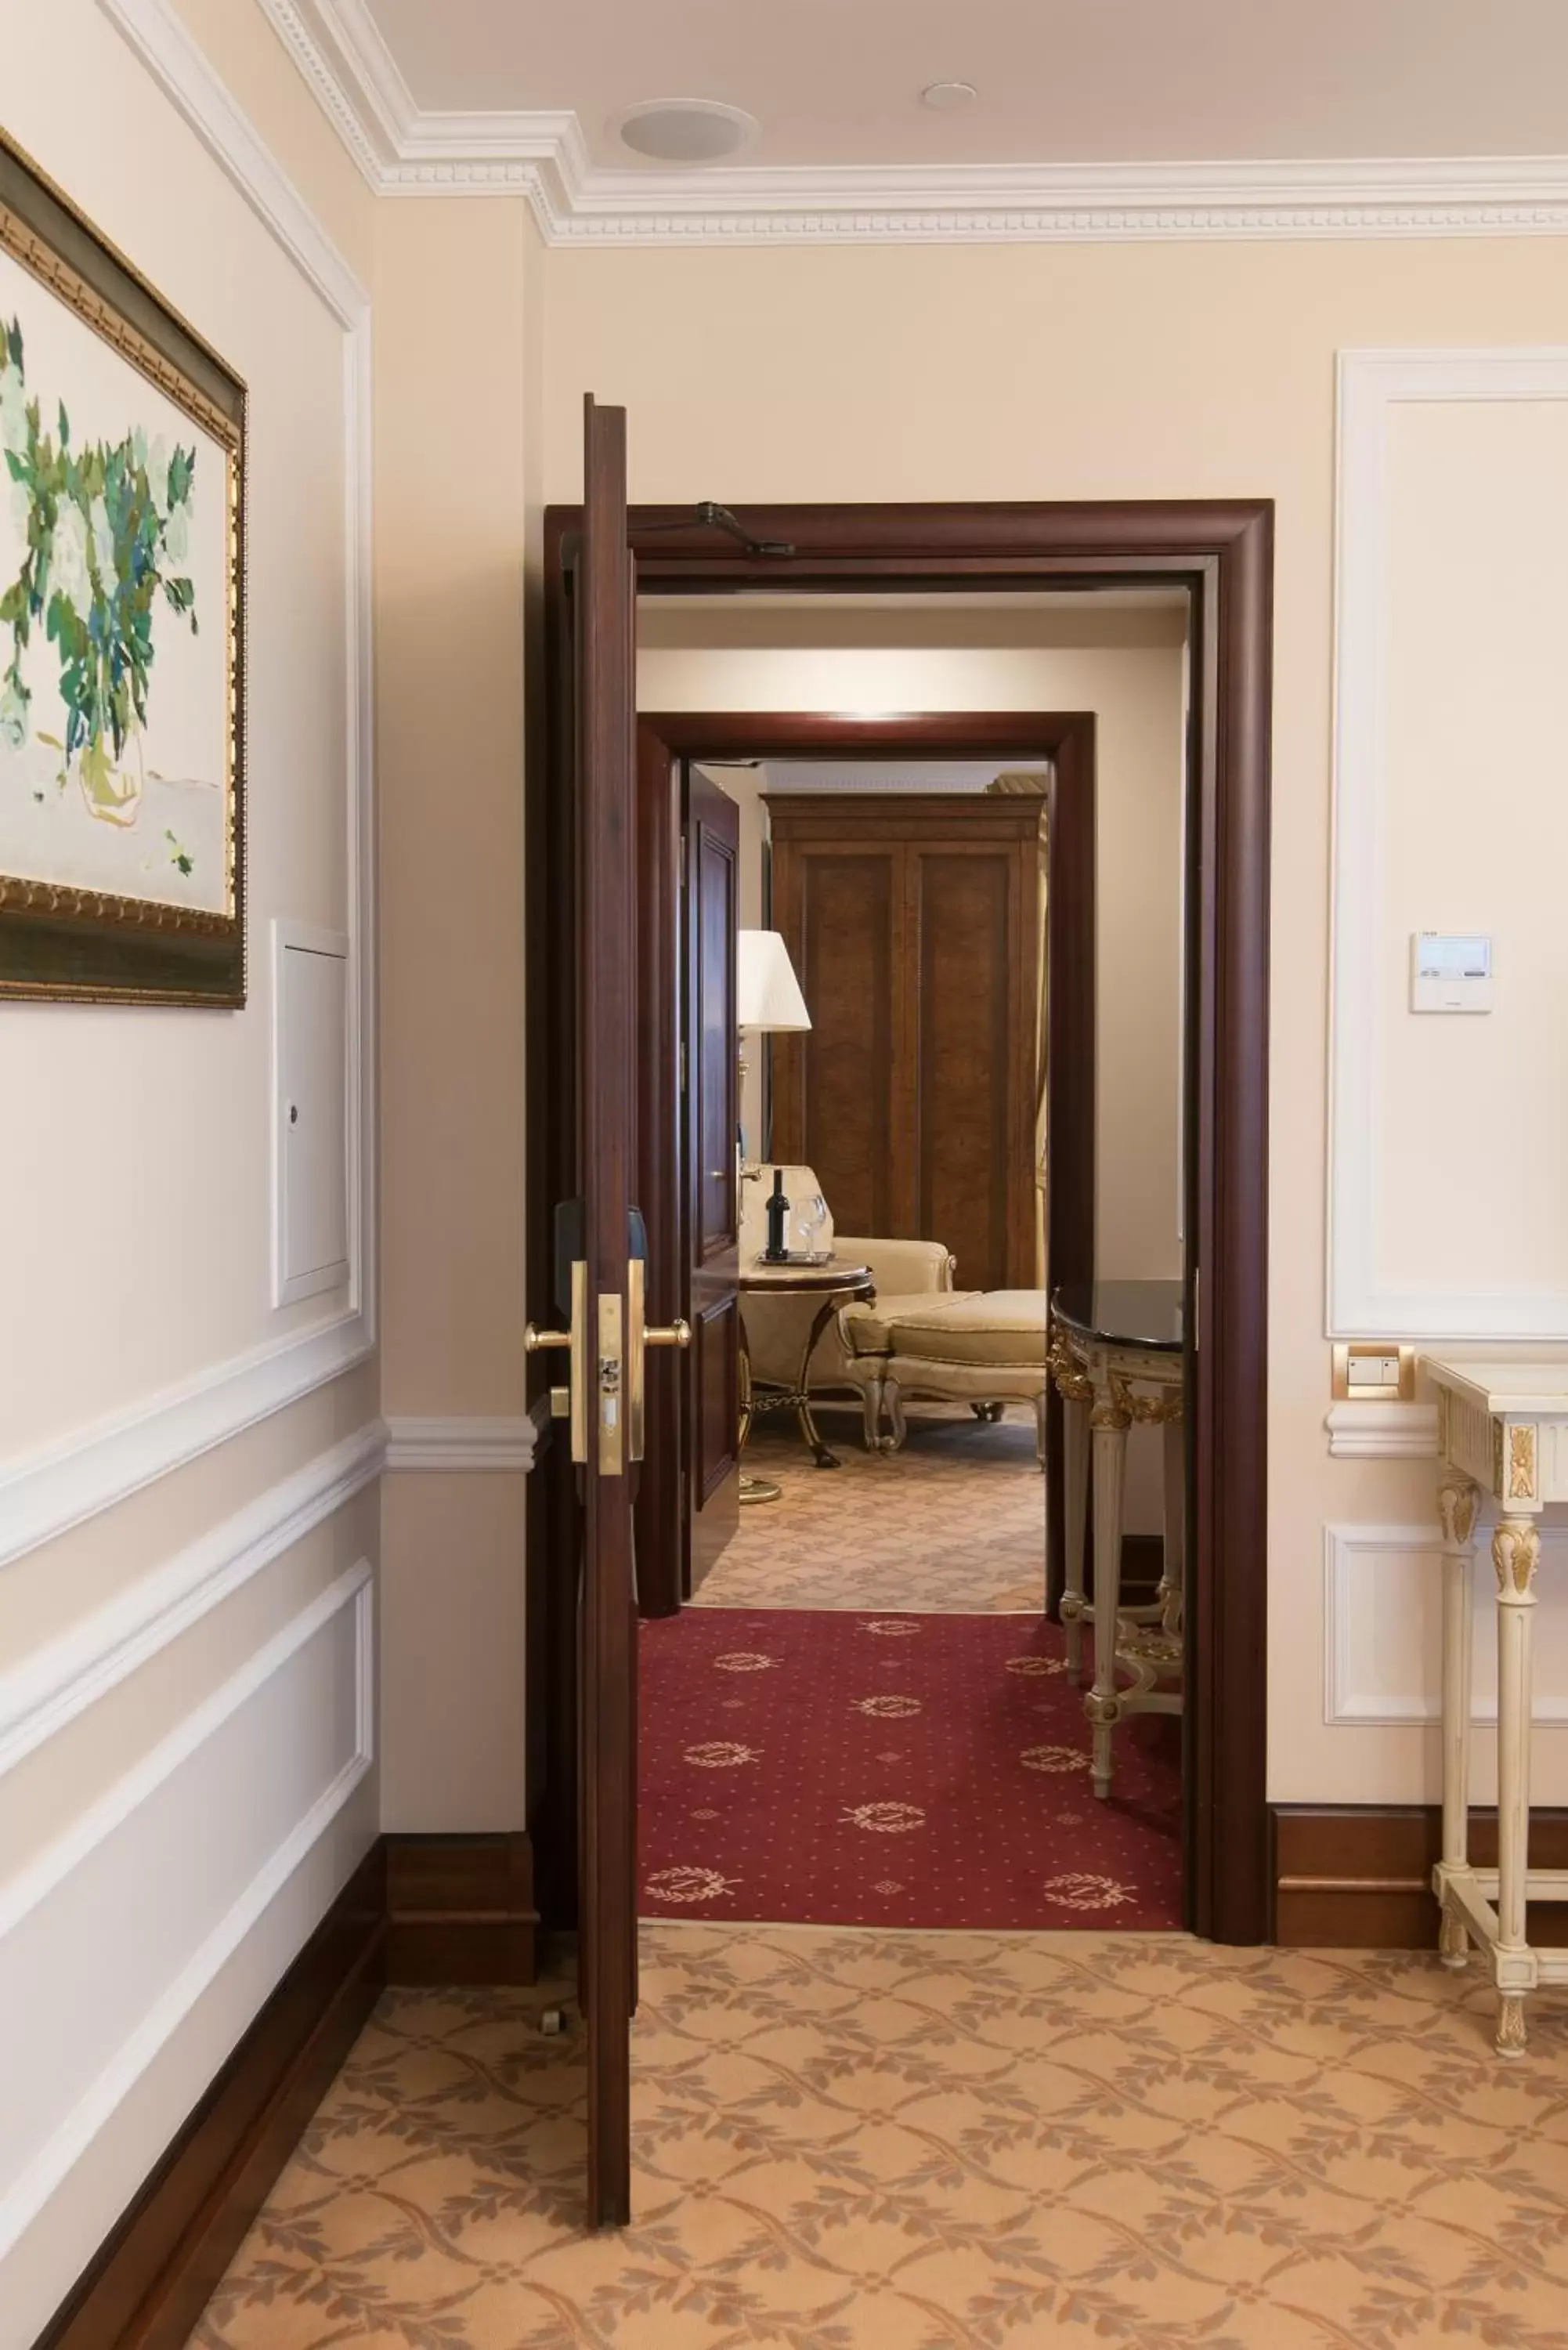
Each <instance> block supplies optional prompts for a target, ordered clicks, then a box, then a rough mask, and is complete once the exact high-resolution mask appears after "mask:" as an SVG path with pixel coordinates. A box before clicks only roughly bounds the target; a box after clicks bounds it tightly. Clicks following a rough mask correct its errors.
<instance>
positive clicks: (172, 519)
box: [0, 318, 200, 824]
mask: <svg viewBox="0 0 1568 2350" xmlns="http://www.w3.org/2000/svg"><path fill="white" fill-rule="evenodd" d="M0 447H3V449H4V454H5V470H6V472H7V473H8V474H9V475H10V478H11V483H12V485H13V493H14V494H13V501H12V503H13V507H14V510H15V513H16V519H17V520H18V521H19V522H20V523H21V524H22V526H23V529H24V531H25V533H26V554H25V556H23V559H22V566H21V568H20V570H19V571H18V572H17V574H16V577H15V578H14V579H13V580H12V581H11V582H10V584H9V586H7V587H5V590H4V593H0V624H3V625H4V626H5V628H6V629H8V630H9V631H10V639H11V658H10V660H9V662H8V664H7V666H6V668H5V675H4V682H3V684H0V737H3V738H4V739H5V742H7V743H9V744H10V745H11V747H12V748H13V749H14V750H20V749H21V748H22V746H23V745H24V744H25V743H26V740H27V732H28V723H29V717H30V713H31V705H32V701H33V694H32V689H31V688H30V687H29V685H28V684H27V681H26V676H25V674H24V671H23V666H22V657H23V655H24V653H26V650H27V648H28V646H29V644H30V643H31V642H32V638H33V631H34V629H40V628H41V629H43V631H44V633H45V635H46V636H47V639H48V640H49V642H50V643H51V644H52V645H53V646H54V647H55V649H56V653H57V660H58V666H59V691H60V699H61V701H62V702H64V704H65V708H66V732H65V738H64V740H63V741H62V740H61V739H60V737H59V736H58V735H54V734H44V733H40V735H39V740H40V741H41V742H43V743H47V745H48V747H49V749H51V750H53V751H57V752H58V753H59V754H60V767H59V775H58V779H57V780H58V782H59V784H60V785H61V788H62V789H63V788H65V786H66V785H67V783H68V781H69V779H70V775H71V773H72V771H73V769H74V770H75V773H76V775H77V777H78V781H79V783H80V785H81V789H82V794H83V796H84V798H85V800H86V802H87V806H88V812H89V813H90V814H91V815H93V816H100V817H103V818H105V819H106V820H107V821H109V822H110V823H114V824H130V823H133V822H134V821H135V818H136V815H137V809H138V803H139V801H140V785H139V783H138V782H137V781H135V780H133V779H131V778H123V779H122V776H121V773H120V770H121V763H122V762H123V760H124V758H125V754H126V752H127V749H128V748H129V746H130V743H132V742H133V741H134V740H135V739H136V738H137V737H138V736H140V734H141V733H143V732H144V730H145V728H146V725H147V705H148V695H149V691H150V689H151V678H152V664H153V660H154V656H155V652H156V646H155V644H154V641H153V615H154V611H155V609H156V607H157V604H158V602H159V600H160V599H161V600H162V601H163V602H164V603H165V604H167V606H168V607H169V608H170V610H171V611H173V612H177V613H179V614H180V615H181V617H182V619H186V620H187V621H188V623H189V626H190V629H191V631H192V635H194V634H195V633H196V630H197V629H198V627H199V625H200V623H199V622H198V620H197V617H196V610H195V604H196V590H195V588H194V587H193V586H192V583H191V580H190V579H189V577H187V576H185V575H184V574H183V573H182V572H180V571H178V570H177V569H176V568H175V567H176V566H177V565H179V564H180V563H182V561H183V560H184V558H185V555H186V552H187V549H188V546H189V544H190V535H191V533H190V525H191V510H192V504H193V501H194V495H195V486H196V452H195V450H194V449H182V448H181V447H180V446H179V445H178V444H176V445H175V447H174V448H173V449H172V450H171V449H170V448H169V447H168V445H167V444H166V443H165V442H162V441H161V440H159V441H156V442H153V443H152V444H151V446H150V445H149V443H148V439H147V434H146V432H144V431H143V430H142V429H141V428H140V426H138V427H137V428H136V429H135V430H134V431H132V432H130V433H128V434H127V436H126V437H125V439H124V440H122V441H120V442H117V443H115V444H113V445H110V444H109V443H108V442H103V441H98V442H91V443H88V444H87V445H85V446H82V447H79V448H73V446H72V444H71V421H70V417H69V414H68V412H67V409H66V405H65V402H64V400H61V401H59V402H58V403H57V407H56V411H55V429H54V431H53V432H50V431H49V430H48V429H47V427H46V426H45V423H44V421H43V403H42V401H41V400H38V399H37V398H36V397H34V398H31V399H29V397H28V394H27V363H26V347H25V345H24V342H23V339H22V322H21V320H20V318H13V319H12V320H11V321H10V324H9V326H6V325H5V321H4V320H0ZM16 492H19V493H20V496H19V497H17V496H16V494H15V493H16Z"/></svg>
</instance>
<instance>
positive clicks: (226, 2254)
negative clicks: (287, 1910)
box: [34, 1835, 538, 2350]
mask: <svg viewBox="0 0 1568 2350" xmlns="http://www.w3.org/2000/svg"><path fill="white" fill-rule="evenodd" d="M537 1928H538V1918H537V1915H536V1913H535V1910H534V1908H533V1859H532V1852H531V1847H530V1844H529V1839H528V1838H527V1836H525V1835H481V1836H383V1837H381V1838H380V1839H379V1841H378V1842H377V1844H376V1846H374V1848H373V1849H372V1850H371V1852H370V1853H369V1855H368V1856H367V1857H366V1858H365V1860H364V1861H363V1862H362V1864H361V1865H360V1866H359V1867H358V1869H357V1870H356V1871H355V1873H354V1875H353V1876H352V1877H350V1879H349V1880H348V1884H347V1885H346V1886H345V1887H344V1888H343V1890H342V1892H341V1893H340V1894H339V1895H338V1896H337V1900H336V1901H334V1903H333V1904H332V1907H331V1908H330V1909H328V1911H327V1915H326V1917H325V1918H323V1919H322V1920H321V1923H320V1925H319V1926H317V1929H316V1931H315V1932H314V1933H313V1934H312V1935H311V1937H310V1939H309V1940H308V1941H307V1942H306V1945H305V1947H304V1949H303V1950H301V1951H300V1952H299V1955H298V1956H297V1958H296V1960H294V1962H293V1964H292V1965H291V1966H290V1967H289V1969H288V1970H287V1971H286V1974H285V1975H284V1977H283V1980H282V1981H280V1982H279V1984H278V1985H277V1988H276V1990H275V1991H274V1992H273V1993H272V1995H271V1997H270V1998H269V1999H268V2000H267V2002H266V2004H265V2006H264V2007H263V2008H262V2010H261V2012H259V2014H258V2015H257V2016H256V2018H255V2020H254V2022H253V2023H252V2024H251V2026H250V2028H249V2029H248V2031H247V2032H246V2033H245V2034H244V2038H243V2039H242V2040H241V2041H240V2043H239V2045H238V2046H237V2047H236V2048H235V2049H234V2054H232V2055H231V2056H230V2057H229V2059H228V2061H227V2063H226V2064H224V2066H223V2070H222V2071H221V2072H220V2073H219V2074H218V2075H217V2077H216V2079H215V2080H214V2081H213V2083H212V2085H210V2087H209V2088H208V2089H207V2090H206V2092H205V2094H204V2095H203V2096H202V2099H201V2101H200V2103H199V2104H198V2105H197V2106H196V2107H195V2109H194V2110H193V2112H192V2114H191V2115H190V2116H189V2117H188V2118H187V2120H186V2121H185V2123H184V2124H183V2126H182V2128H181V2129H180V2131H179V2132H178V2134H177V2135H176V2137H174V2139H173V2140H172V2142H171V2145H170V2146H169V2147H167V2149H166V2150H165V2152H164V2153H163V2155H162V2156H161V2158H160V2159H159V2161H158V2162H157V2164H156V2165H155V2167H154V2168H153V2169H152V2171H151V2173H150V2175H149V2177H148V2178H147V2179H146V2181H145V2182H144V2184H143V2185H142V2187H141V2188H140V2190H139V2192H138V2193H137V2194H136V2196H135V2197H134V2198H133V2199H132V2200H131V2202H130V2204H129V2205H128V2206H127V2208H126V2210H124V2212H122V2214H121V2215H120V2217H119V2220H117V2221H116V2223H115V2226H114V2228H113V2229H112V2230H111V2231H110V2233H109V2236H108V2237H106V2239H105V2241H104V2242H103V2243H102V2245H101V2246H100V2247H99V2251H97V2253H96V2254H95V2255H94V2257H93V2259H92V2260H91V2261H90V2262H88V2266H87V2268H86V2269H85V2270H84V2271H83V2272H82V2274H81V2276H80V2277H79V2278H78V2281H77V2282H76V2284H75V2285H74V2286H73V2287H72V2289H71V2291H70V2293H68V2294H67V2296H66V2299H65V2301H64V2302H63V2303H61V2305H60V2307H59V2309H58V2310H57V2312H56V2314H55V2315H54V2316H53V2318H52V2319H51V2320H50V2321H49V2324H47V2326H46V2327H45V2328H44V2331H43V2333H42V2334H39V2336H38V2337H37V2340H36V2344H35V2345H34V2350H184V2345H185V2344H186V2342H187V2341H188V2340H189V2338H190V2334H191V2331H192V2327H193V2326H194V2325H195V2324H197V2323H198V2321H199V2320H200V2318H201V2315H202V2311H203V2310H204V2309H205V2307H206V2305H207V2303H208V2302H209V2301H210V2300H211V2298H212V2295H213V2292H214V2290H215V2289H216V2287H217V2285H218V2284H219V2282H220V2281H221V2280H222V2278H223V2272H224V2270H225V2269H226V2268H227V2267H228V2265H229V2262H231V2261H232V2260H233V2258H234V2254H235V2252H236V2251H238V2250H239V2248H240V2245H241V2243H242V2242H243V2241H244V2236H245V2232H246V2230H247V2229H248V2228H249V2227H250V2225H251V2222H252V2221H253V2220H254V2218H255V2216H256V2214H257V2212H258V2211H259V2210H261V2208H262V2206H263V2204H264V2203H265V2200H266V2199H267V2195H268V2193H269V2192H270V2190H271V2189H272V2185H273V2182H274V2180H275V2178H277V2176H278V2174H279V2172H280V2171H281V2170H282V2169H283V2168H284V2165H285V2164H286V2162H287V2160H288V2158H289V2157H290V2155H291V2154H293V2152H294V2150H295V2148H296V2146H297V2145H298V2143H299V2140H300V2138H301V2137H302V2136H303V2135H304V2132H305V2130H306V2126H307V2124H308V2123H309V2120H310V2117H311V2116H312V2115H313V2114H314V2113H315V2111H316V2109H317V2106H319V2104H320V2103H321V2100H322V2098H323V2097H324V2096H325V2095H326V2094H327V2089H328V2088H329V2087H330V2086H331V2084H332V2082H333V2080H334V2078H335V2076H336V2075H337V2072H338V2069H339V2067H340V2066H341V2065H342V2064H343V2061H344V2059H345V2057H346V2056H347V2055H348V2051H349V2049H350V2048H351V2047H352V2046H353V2044H354V2043H355V2041H356V2040H357V2039H358V2035H359V2033H360V2032H361V2030H362V2029H363V2027H364V2025H365V2022H366V2021H367V2019H368V2017H369V2014H370V2011H371V2010H372V2008H373V2007H374V2006H375V2004H376V2002H377V2000H378V1998H379V1996H380V1993H381V1991H382V1989H383V1987H384V1986H385V1985H386V1984H388V1983H435V1982H449V1983H463V1984H474V1983H526V1982H532V1981H534V1979H535V1974H534V1970H535V1959H536V1934H537Z"/></svg>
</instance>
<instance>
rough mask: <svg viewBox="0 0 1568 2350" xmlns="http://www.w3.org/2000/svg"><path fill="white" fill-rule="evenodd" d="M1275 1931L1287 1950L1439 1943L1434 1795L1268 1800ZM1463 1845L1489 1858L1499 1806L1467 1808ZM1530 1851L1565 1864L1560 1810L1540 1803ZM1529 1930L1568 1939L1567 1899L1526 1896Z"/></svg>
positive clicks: (1555, 1940) (1542, 1860)
mask: <svg viewBox="0 0 1568 2350" xmlns="http://www.w3.org/2000/svg"><path fill="white" fill-rule="evenodd" d="M1271 1826H1272V1847H1273V1861H1274V1865H1273V1871H1272V1875H1273V1887H1274V1939H1275V1941H1276V1942H1277V1943H1279V1944H1281V1945H1282V1947H1283V1948H1286V1949H1292V1950H1436V1948H1437V1946H1438V1905H1437V1903H1436V1901H1435V1900H1434V1899H1433V1898H1432V1887H1431V1877H1432V1865H1433V1863H1434V1862H1435V1861H1436V1860H1437V1859H1438V1856H1439V1854H1440V1853H1441V1850H1442V1814H1441V1812H1440V1810H1439V1808H1438V1805H1437V1804H1275V1805H1274V1806H1273V1807H1272V1813H1271ZM1470 1852H1471V1856H1472V1857H1473V1858H1474V1859H1475V1860H1476V1862H1477V1863H1478V1864H1479V1865H1480V1866H1481V1867H1482V1868H1487V1867H1490V1866H1493V1865H1494V1864H1495V1862H1496V1859H1497V1814H1496V1813H1495V1811H1472V1812H1471V1814H1470ZM1530 1857H1531V1862H1532V1866H1535V1867H1537V1868H1568V1811H1538V1812H1537V1813H1536V1814H1534V1816H1533V1818H1532V1822H1531V1839H1530ZM1530 1938H1531V1940H1532V1942H1539V1943H1541V1944H1542V1945H1543V1946H1545V1947H1547V1948H1550V1949H1563V1948H1568V1904H1564V1903H1556V1902H1552V1903H1532V1905H1531V1911H1530Z"/></svg>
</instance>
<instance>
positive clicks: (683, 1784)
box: [639, 1607, 1181, 1928]
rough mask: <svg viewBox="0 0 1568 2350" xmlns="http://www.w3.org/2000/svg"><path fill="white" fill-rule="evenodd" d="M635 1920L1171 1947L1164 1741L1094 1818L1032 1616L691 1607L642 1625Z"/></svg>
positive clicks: (1168, 1781)
mask: <svg viewBox="0 0 1568 2350" xmlns="http://www.w3.org/2000/svg"><path fill="white" fill-rule="evenodd" d="M641 1657H642V1709H641V1711H642V1721H641V1757H642V1763H641V1780H642V1812H641V1823H640V1852H639V1881H640V1886H641V1908H642V1914H643V1915H644V1916H645V1917H650V1918H752V1919H761V1920H766V1921H769V1922H775V1923H785V1922H793V1923H798V1924H809V1925H825V1926H837V1925H860V1926H971V1927H1010V1926H1012V1927H1034V1928H1042V1927H1052V1926H1054V1927H1071V1926H1098V1927H1104V1926H1117V1927H1129V1926H1130V1927H1144V1928H1149V1927H1174V1926H1179V1924H1180V1922H1181V1845H1180V1796H1181V1789H1180V1771H1179V1762H1178V1760H1177V1742H1176V1740H1175V1738H1174V1736H1173V1735H1172V1734H1171V1733H1172V1732H1174V1731H1175V1730H1176V1728H1177V1725H1176V1724H1175V1723H1174V1722H1170V1721H1152V1720H1149V1719H1146V1720H1144V1721H1139V1722H1137V1723H1135V1724H1133V1725H1132V1726H1131V1727H1130V1728H1124V1729H1123V1730H1122V1731H1118V1733H1117V1739H1116V1749H1117V1752H1116V1793H1115V1795H1114V1797H1113V1798H1112V1800H1111V1802H1110V1803H1108V1804H1099V1803H1096V1801H1095V1798H1094V1795H1093V1793H1092V1792H1091V1789H1090V1783H1089V1733H1088V1726H1087V1724H1086V1723H1085V1720H1084V1708H1083V1699H1082V1697H1081V1695H1080V1693H1079V1691H1078V1690H1075V1688H1074V1687H1073V1686H1072V1684H1071V1682H1070V1681H1069V1680H1068V1679H1067V1676H1066V1673H1065V1671H1064V1667H1063V1662H1062V1635H1061V1633H1060V1631H1059V1630H1058V1629H1057V1628H1056V1627H1055V1626H1054V1625H1048V1624H1044V1623H1042V1622H1040V1621H1039V1620H1038V1619H1037V1618H1035V1617H1024V1616H852V1615H849V1614H848V1613H846V1612H840V1611H833V1612H823V1613H817V1612H815V1611H811V1612H808V1611H806V1610H805V1609H798V1608H782V1607H770V1608H756V1609H751V1608H717V1607H715V1608H711V1609H710V1608H700V1607H692V1608H688V1609H687V1610H686V1611H685V1613H684V1614H683V1615H681V1616H679V1617H670V1618H668V1619H665V1620H663V1621H660V1622H658V1623H649V1624H645V1625H644V1626H643V1627H642V1641H641Z"/></svg>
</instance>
